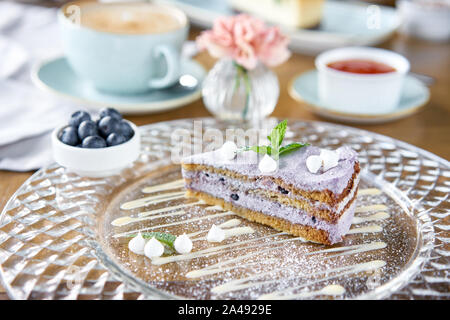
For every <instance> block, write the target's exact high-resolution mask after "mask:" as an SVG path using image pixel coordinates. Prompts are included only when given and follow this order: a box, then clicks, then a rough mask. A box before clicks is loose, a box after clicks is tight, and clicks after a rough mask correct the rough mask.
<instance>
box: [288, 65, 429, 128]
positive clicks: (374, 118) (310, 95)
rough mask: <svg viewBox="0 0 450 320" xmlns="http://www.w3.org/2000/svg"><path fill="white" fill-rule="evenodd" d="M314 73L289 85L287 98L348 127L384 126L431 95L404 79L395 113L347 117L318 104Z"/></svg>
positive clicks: (413, 110) (420, 105)
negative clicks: (348, 124)
mask: <svg viewBox="0 0 450 320" xmlns="http://www.w3.org/2000/svg"><path fill="white" fill-rule="evenodd" d="M317 83H318V82H317V70H311V71H307V72H305V73H302V74H301V75H299V76H296V77H294V79H292V80H291V82H290V84H289V87H288V88H289V94H290V95H291V97H292V98H294V99H295V100H297V101H299V102H302V103H303V104H304V106H305V107H306V108H307V109H308V110H310V111H311V112H313V113H315V114H317V115H319V116H322V117H324V118H327V119H331V120H337V121H342V122H349V123H362V124H370V123H383V122H389V121H393V120H397V119H401V118H404V117H407V116H409V115H411V114H413V113H416V112H418V111H419V110H421V109H422V108H423V107H424V106H425V105H426V104H427V102H428V100H429V98H430V91H429V90H428V88H427V86H426V85H425V84H424V83H423V82H421V81H420V80H418V79H416V78H414V77H412V76H410V75H407V76H406V78H405V83H404V86H403V92H402V96H401V98H400V102H399V104H398V106H397V108H396V109H395V110H393V111H392V112H389V113H382V114H377V115H373V114H362V113H348V112H341V111H339V110H335V109H331V108H329V107H326V106H324V105H322V104H321V102H320V100H319V97H318V93H317Z"/></svg>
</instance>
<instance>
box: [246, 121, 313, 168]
mask: <svg viewBox="0 0 450 320" xmlns="http://www.w3.org/2000/svg"><path fill="white" fill-rule="evenodd" d="M286 130H287V120H283V121H281V122H280V123H279V124H277V125H276V126H275V128H273V129H272V132H271V133H270V135H269V136H267V139H269V141H270V146H251V147H244V148H243V149H242V151H254V152H256V153H259V154H268V155H269V156H271V157H272V158H274V159H275V160H278V158H279V156H281V155H286V154H288V153H290V152H292V151H295V150H298V149H300V148H303V147H305V146H309V143H300V142H294V143H290V144H288V145H286V146H284V147H282V146H281V145H282V143H283V140H284V136H285V134H286Z"/></svg>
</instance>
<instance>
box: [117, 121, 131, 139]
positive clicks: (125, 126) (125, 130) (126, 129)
mask: <svg viewBox="0 0 450 320" xmlns="http://www.w3.org/2000/svg"><path fill="white" fill-rule="evenodd" d="M119 132H120V133H121V134H123V135H124V136H125V138H127V140H130V139H131V137H133V136H134V130H133V128H132V127H131V126H130V124H129V123H128V122H126V121H125V120H122V121H120V129H119Z"/></svg>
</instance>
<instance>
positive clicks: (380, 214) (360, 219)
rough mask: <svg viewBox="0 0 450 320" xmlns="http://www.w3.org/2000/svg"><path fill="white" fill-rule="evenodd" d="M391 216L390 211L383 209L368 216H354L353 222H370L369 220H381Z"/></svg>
mask: <svg viewBox="0 0 450 320" xmlns="http://www.w3.org/2000/svg"><path fill="white" fill-rule="evenodd" d="M389 217H390V215H389V213H387V212H384V211H381V212H377V213H375V214H372V215H370V216H367V217H353V221H352V224H359V223H363V222H369V221H381V220H384V219H387V218H389Z"/></svg>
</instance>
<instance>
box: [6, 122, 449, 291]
mask: <svg viewBox="0 0 450 320" xmlns="http://www.w3.org/2000/svg"><path fill="white" fill-rule="evenodd" d="M201 120H205V121H211V120H214V119H213V118H186V119H178V120H172V121H164V122H157V123H153V124H149V125H144V126H141V127H140V131H141V132H143V131H147V130H150V129H153V127H157V126H158V125H161V124H176V123H177V122H186V121H188V122H193V121H201ZM291 121H295V122H300V123H302V122H303V123H311V124H316V125H321V126H325V127H330V128H341V129H345V130H350V131H353V132H355V133H359V134H361V135H362V134H365V135H368V136H371V137H376V138H378V139H380V140H384V141H390V142H394V143H395V145H396V146H399V147H403V148H405V149H407V150H409V151H413V152H416V153H418V154H419V155H422V156H424V157H426V158H428V159H430V160H433V161H436V162H438V163H439V164H441V165H443V166H444V167H446V168H447V169H450V163H449V162H448V161H447V160H445V159H444V158H441V157H439V156H437V155H435V154H433V153H431V152H429V151H426V150H424V149H421V148H419V147H416V146H414V145H411V144H409V143H406V142H403V141H400V140H397V139H394V138H391V137H388V136H385V135H382V134H378V133H374V132H371V131H367V130H363V129H358V128H353V127H350V126H345V125H339V124H334V123H328V122H321V121H311V120H298V119H288V122H289V123H291ZM158 164H161V165H163V164H167V160H158V161H155V162H153V163H152V167H153V165H155V166H156V167H158ZM53 166H55V164H51V165H49V166H47V167H44V168H41V169H39V170H38V171H36V172H35V173H34V174H33V175H32V176H30V177H29V178H28V179H27V180H26V181H25V182H24V183H23V184H22V185H21V186H20V187H19V188H18V189H17V190H16V191H15V192H14V194H13V195H12V196H11V197H10V198H9V200H8V201H7V203H6V205H5V206H4V208H3V209H2V212H1V214H0V222H2V221H3V218H4V215H5V214H6V212H7V211H8V210H7V209H8V208H9V207H10V206H11V204H12V202H13V201H14V200H16V198H17V196H18V195H20V194H21V191H22V189H23V188H24V187H25V186H26V185H27V184H28V183H29V182H31V181H33V179H34V178H35V177H37V176H39V175H40V174H41V173H42V172H43V171H44V170H45V169H48V168H52V167H53ZM363 172H364V174H366V175H373V176H374V184H375V185H380V187H381V188H382V190H385V188H389V186H390V183H389V182H387V181H385V180H383V179H380V178H377V177H376V176H375V175H374V174H372V173H370V172H369V171H368V170H367V169H363ZM391 188H392V189H394V188H393V187H391ZM395 190H397V189H395ZM399 191H400V190H399ZM392 194H393V193H392V192H390V194H389V195H390V196H392ZM399 196H400V197H402V195H401V193H400V194H399ZM394 200H395V201H396V202H397V203H398V200H397V199H395V198H394ZM406 200H407V201H408V202H411V201H410V200H409V199H408V198H407V197H406ZM415 206H416V208H415V209H417V210H418V211H419V215H416V216H412V215H411V212H410V211H409V210H408V209H407V208H405V211H406V213H407V214H408V216H411V217H413V218H415V220H416V222H417V224H416V232H417V234H418V237H419V238H418V240H417V242H416V252H415V254H414V256H413V257H411V259H410V261H409V262H408V263H407V265H406V266H405V270H403V271H402V272H401V273H400V274H398V275H397V276H396V277H395V278H393V279H392V280H390V281H388V282H387V283H385V284H384V285H382V286H380V287H378V288H376V289H374V290H372V291H370V292H368V293H366V294H363V295H360V296H357V297H356V298H355V299H383V298H386V297H388V296H389V295H391V294H393V293H395V291H396V290H398V289H400V288H405V287H406V286H408V284H409V282H410V280H411V279H413V277H414V276H416V275H418V274H420V273H421V272H422V271H423V270H422V267H423V266H424V265H425V263H426V262H427V261H428V259H429V258H430V256H431V254H432V252H433V250H434V240H435V230H434V228H433V227H432V225H433V224H434V223H435V222H436V221H438V220H442V219H441V218H436V220H435V221H432V220H431V218H430V217H429V215H428V213H429V211H430V210H426V211H421V210H422V209H423V207H422V206H421V205H420V203H416V204H415ZM417 206H418V207H417ZM435 207H436V206H435ZM424 235H425V236H424ZM88 243H89V245H90V247H91V249H94V255H95V257H96V258H97V259H99V261H100V262H101V263H103V265H104V266H105V268H106V269H107V270H108V271H109V272H110V273H111V274H112V275H113V276H115V277H116V278H117V280H118V281H122V282H124V283H126V284H127V286H128V287H129V288H130V289H134V290H135V291H136V292H140V293H142V294H144V295H146V298H150V299H186V298H184V297H179V296H176V295H172V294H168V293H165V292H163V291H160V290H158V289H156V288H152V287H149V286H148V285H147V284H146V283H145V282H144V281H142V280H140V279H138V278H136V277H134V276H133V275H132V274H131V273H129V272H128V271H126V270H124V269H123V268H121V267H120V266H119V265H118V264H116V263H115V262H114V261H112V259H111V258H110V257H109V256H108V255H107V254H106V253H105V252H104V250H103V249H102V246H101V244H100V243H99V242H97V241H95V240H92V239H91V240H89V241H88ZM418 244H421V245H420V246H419V245H418ZM418 246H419V251H418V252H417V247H418ZM444 250H445V249H444ZM447 251H448V250H447ZM404 277H407V280H408V282H405V281H404ZM448 283H450V280H449V281H448ZM0 284H1V285H2V286H3V287H4V288H5V290H6V293H7V294H8V296H9V298H11V299H20V298H18V297H15V296H14V290H12V288H11V286H10V284H9V283H8V282H7V281H5V277H4V271H3V266H2V265H1V264H0Z"/></svg>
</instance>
